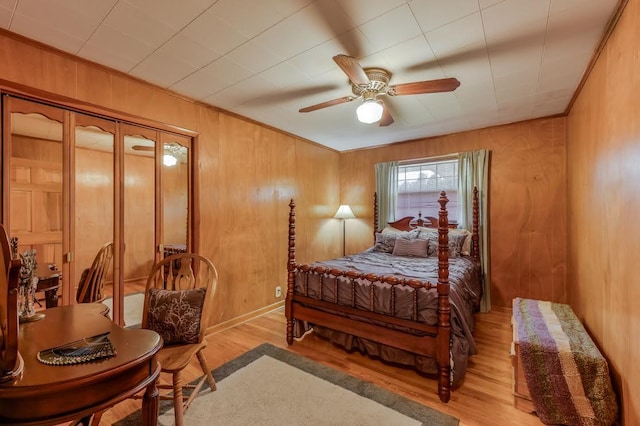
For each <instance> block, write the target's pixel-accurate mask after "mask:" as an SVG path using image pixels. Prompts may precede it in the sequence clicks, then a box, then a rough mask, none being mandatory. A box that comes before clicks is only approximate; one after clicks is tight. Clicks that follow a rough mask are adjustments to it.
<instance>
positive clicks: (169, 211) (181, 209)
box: [162, 135, 189, 256]
mask: <svg viewBox="0 0 640 426" xmlns="http://www.w3.org/2000/svg"><path fill="white" fill-rule="evenodd" d="M165 136H166V135H165ZM163 147H164V158H163V167H162V197H163V198H162V200H163V201H162V206H163V224H162V225H163V246H164V250H165V253H164V254H165V256H166V255H169V254H174V253H181V252H186V251H187V242H188V241H189V240H188V236H189V231H188V230H189V220H188V217H189V208H188V206H189V162H188V159H189V150H188V147H187V146H185V144H183V143H180V142H179V141H178V140H176V139H172V138H171V137H166V138H165V142H164V144H163Z"/></svg>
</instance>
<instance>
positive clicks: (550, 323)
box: [513, 298, 618, 425]
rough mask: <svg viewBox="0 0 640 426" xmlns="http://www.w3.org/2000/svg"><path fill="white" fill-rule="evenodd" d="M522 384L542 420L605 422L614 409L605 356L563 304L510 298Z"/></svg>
mask: <svg viewBox="0 0 640 426" xmlns="http://www.w3.org/2000/svg"><path fill="white" fill-rule="evenodd" d="M513 319H514V327H516V332H517V337H516V339H515V340H516V341H517V342H518V343H519V345H520V359H521V362H522V366H523V368H524V371H525V377H526V380H527V387H528V388H529V393H530V395H531V400H532V401H533V403H534V406H535V408H536V412H537V414H538V417H540V420H542V422H543V423H545V424H566V425H611V424H612V423H614V422H615V420H616V418H617V414H618V406H617V403H616V398H615V394H614V393H613V389H612V387H611V381H610V377H609V368H608V365H607V361H606V360H605V359H604V357H603V356H602V355H601V354H600V351H598V348H597V347H596V346H595V344H594V343H593V341H592V340H591V338H590V337H589V335H588V334H587V332H586V330H585V329H584V327H583V326H582V324H581V323H580V321H579V320H578V318H577V317H576V316H575V314H574V313H573V311H572V310H571V307H569V305H563V304H559V303H551V302H543V301H538V300H531V299H521V298H515V299H514V300H513Z"/></svg>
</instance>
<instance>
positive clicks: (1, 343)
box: [0, 225, 24, 383]
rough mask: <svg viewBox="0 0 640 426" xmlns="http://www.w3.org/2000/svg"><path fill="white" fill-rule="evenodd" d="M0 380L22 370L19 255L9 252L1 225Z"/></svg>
mask: <svg viewBox="0 0 640 426" xmlns="http://www.w3.org/2000/svg"><path fill="white" fill-rule="evenodd" d="M0 246H1V248H0V383H5V382H11V381H13V380H15V379H16V378H18V377H19V376H20V375H21V374H22V370H23V368H24V363H23V360H22V358H21V357H20V353H19V352H18V326H19V324H18V276H19V274H20V266H21V262H20V259H17V258H16V259H14V258H12V256H11V249H10V248H9V238H8V236H7V232H6V230H5V229H4V227H3V226H2V225H0Z"/></svg>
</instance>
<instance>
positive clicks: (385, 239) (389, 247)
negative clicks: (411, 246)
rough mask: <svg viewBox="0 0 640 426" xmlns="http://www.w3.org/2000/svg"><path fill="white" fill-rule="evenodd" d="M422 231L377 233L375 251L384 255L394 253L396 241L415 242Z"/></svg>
mask: <svg viewBox="0 0 640 426" xmlns="http://www.w3.org/2000/svg"><path fill="white" fill-rule="evenodd" d="M418 235H420V231H419V230H417V229H415V230H412V231H408V232H407V231H401V232H399V233H389V234H385V233H381V232H377V233H376V243H375V245H374V246H373V251H379V252H383V253H393V248H394V247H395V245H396V240H397V239H399V238H403V239H407V240H414V239H416V238H418Z"/></svg>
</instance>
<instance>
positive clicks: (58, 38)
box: [10, 13, 84, 53]
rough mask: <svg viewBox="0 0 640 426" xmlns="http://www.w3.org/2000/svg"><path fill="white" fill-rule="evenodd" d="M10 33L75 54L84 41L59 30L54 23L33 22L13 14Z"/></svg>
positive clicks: (45, 21) (20, 15) (25, 16)
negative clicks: (52, 44) (51, 44)
mask: <svg viewBox="0 0 640 426" xmlns="http://www.w3.org/2000/svg"><path fill="white" fill-rule="evenodd" d="M10 30H11V31H17V32H19V33H20V34H23V35H24V36H26V37H29V38H32V39H34V40H38V41H40V42H42V43H55V45H56V46H57V47H58V49H61V50H64V51H66V52H70V53H77V52H78V50H79V49H80V48H81V47H82V45H83V44H84V39H83V38H81V37H76V36H73V35H71V34H68V33H67V32H65V31H64V30H61V29H60V28H59V27H58V26H57V25H56V23H55V21H49V20H44V21H42V20H37V21H36V20H34V19H32V18H31V17H29V16H27V15H22V14H20V13H15V14H14V15H13V20H12V22H11V28H10Z"/></svg>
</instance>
